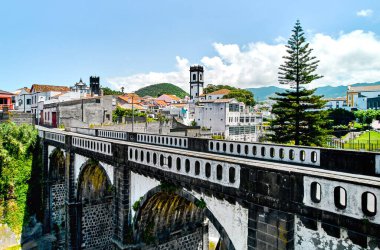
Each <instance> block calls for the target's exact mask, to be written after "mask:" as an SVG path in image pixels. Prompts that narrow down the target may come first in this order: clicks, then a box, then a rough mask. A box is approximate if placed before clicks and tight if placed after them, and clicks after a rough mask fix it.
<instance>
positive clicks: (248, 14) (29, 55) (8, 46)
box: [0, 0, 380, 91]
mask: <svg viewBox="0 0 380 250" xmlns="http://www.w3.org/2000/svg"><path fill="white" fill-rule="evenodd" d="M360 11H362V12H360ZM297 19H300V20H301V23H302V25H303V27H304V29H305V30H307V34H308V37H309V38H310V40H312V39H313V38H315V37H318V34H319V35H321V34H322V35H324V36H328V37H330V38H332V39H336V40H339V39H340V38H341V37H342V36H344V35H350V36H354V35H352V32H354V31H357V30H361V31H362V33H361V34H362V35H364V36H365V35H367V37H366V38H367V39H369V40H365V41H374V42H375V45H374V46H375V48H374V49H375V50H376V51H377V49H378V48H377V42H379V44H380V39H379V35H380V3H379V2H378V1H376V0H361V1H353V0H350V1H345V0H339V1H331V0H330V1H325V0H320V1H299V0H296V1H279V0H278V1H274V0H267V1H250V0H245V1H243V0H235V1H225V0H218V1H216V0H215V1H214V0H212V1H206V0H203V1H198V0H193V1H180V0H176V1H174V0H161V1H153V0H152V1H127V0H124V1H100V0H92V1H87V0H86V1H71V0H66V1H2V3H1V4H0V30H1V36H0V89H4V90H10V91H11V90H15V89H16V88H20V87H23V86H28V87H30V85H31V84H33V83H40V84H54V85H73V84H74V83H75V82H76V81H78V80H79V78H81V77H82V78H84V79H85V80H86V81H87V79H88V77H89V76H90V75H99V76H100V77H101V83H102V85H104V86H111V87H113V88H119V87H121V86H126V87H127V89H130V90H134V89H136V88H137V87H139V86H142V85H146V84H149V83H153V82H155V81H156V82H160V81H164V80H166V77H167V81H174V82H175V81H177V82H176V84H179V85H180V86H186V83H185V82H186V81H187V79H185V78H184V77H183V76H184V75H185V74H184V73H183V74H182V73H179V72H180V71H181V72H182V71H184V68H186V67H187V66H188V65H190V64H198V63H200V64H206V66H207V68H208V69H209V70H210V78H209V79H210V81H212V82H218V83H219V82H223V81H224V79H227V80H226V81H227V82H230V83H231V84H232V85H239V84H240V82H244V84H243V85H244V86H245V87H247V86H265V85H266V84H271V83H272V82H273V83H275V80H273V79H275V77H276V76H275V77H273V76H271V78H270V79H269V78H268V79H264V78H262V75H263V73H262V72H261V71H257V72H253V73H252V74H257V75H258V76H257V77H248V76H247V75H248V74H250V72H249V70H246V69H241V68H239V69H237V68H238V66H236V65H235V66H234V67H229V66H231V65H234V63H235V59H236V58H242V57H243V56H247V58H248V59H247V60H245V62H247V63H249V62H250V61H249V58H251V57H249V55H248V54H247V53H244V52H249V51H250V52H252V53H255V51H256V52H257V50H260V53H261V52H262V50H261V49H260V48H257V46H259V45H260V44H261V43H262V44H265V45H268V46H277V45H279V44H281V43H283V42H284V38H285V40H286V39H287V38H288V37H289V34H290V31H291V28H292V27H293V25H294V23H295V21H296V20H297ZM355 34H356V33H355ZM357 36H358V34H356V38H357ZM359 36H360V34H359ZM368 36H370V37H368ZM350 39H352V38H350ZM322 40H323V39H322ZM354 40H355V39H354ZM334 41H335V40H334ZM358 43H359V42H358ZM348 44H349V43H348ZM218 45H219V47H218ZM227 45H231V46H232V47H231V46H230V47H228V48H227V47H226V46H227ZM318 46H319V45H318V44H317V43H316V47H318ZM218 48H219V50H218ZM229 48H230V49H232V51H235V55H236V56H234V57H233V58H235V59H233V58H232V57H229V56H228V55H229V53H230V52H231V51H230V50H229ZM236 48H238V51H236ZM270 48H271V47H269V49H268V50H270ZM223 51H224V52H223ZM223 53H227V54H228V55H225V54H223ZM236 53H237V54H236ZM257 53H259V52H257ZM257 53H256V54H257ZM262 53H264V52H262ZM318 53H319V52H318ZM358 53H359V54H360V53H361V52H360V51H356V52H355V51H353V52H349V53H348V54H347V55H346V56H350V55H351V54H352V55H357V54H358ZM368 56H369V55H368ZM379 56H380V53H379ZM176 57H177V58H176ZM216 57H217V58H219V59H220V61H222V62H223V65H224V66H223V65H220V63H216V59H215V58H216ZM264 57H265V56H264ZM321 57H322V58H323V57H324V56H323V55H322V54H321ZM268 58H270V57H268ZM269 60H272V59H269ZM273 60H274V59H273ZM326 60H327V59H326ZM363 60H365V61H366V60H367V58H364V59H363ZM373 60H374V61H376V60H379V61H380V58H374V59H373ZM211 61H212V62H211ZM274 61H275V60H274ZM354 61H356V60H354ZM207 62H208V63H207ZM215 63H216V64H218V65H219V66H217V65H216V64H215ZM239 63H244V60H243V61H241V62H239ZM239 63H237V64H239ZM252 64H254V63H252ZM277 64H278V63H277ZM277 64H276V65H273V68H274V69H276V68H277V67H278V65H277ZM239 65H240V64H239ZM261 65H262V63H260V64H259V65H256V67H255V69H256V68H260V67H261ZM222 66H223V67H222ZM181 67H182V68H181ZM239 67H240V66H239ZM377 67H378V65H377V64H375V65H374V66H373V65H372V66H371V68H370V70H373V71H377V70H378V68H377ZM229 70H231V71H233V70H235V71H236V70H238V71H239V73H235V74H239V77H235V78H234V77H231V78H229V76H228V75H229V72H228V71H229ZM363 70H364V69H363ZM363 70H362V71H363ZM362 71H361V72H362ZM152 73H153V74H152ZM264 73H265V72H264ZM323 73H325V72H324V71H323ZM175 74H177V75H175ZM260 74H261V75H260ZM330 74H333V73H331V72H330V73H329V77H330ZM334 74H336V73H334ZM272 75H273V74H272ZM372 75H373V74H372ZM206 76H207V74H206ZM342 77H343V78H342ZM372 77H373V76H372ZM376 77H377V76H376ZM379 77H380V76H379ZM341 78H342V79H344V81H347V82H349V81H355V80H360V79H356V78H355V79H354V78H352V77H351V78H347V79H345V78H344V76H334V77H331V80H329V81H331V84H335V83H336V82H334V81H336V79H341ZM327 79H330V78H327ZM363 80H372V78H368V76H366V77H363ZM378 80H380V78H379V79H378ZM326 81H327V80H326ZM324 83H326V84H328V83H329V82H324Z"/></svg>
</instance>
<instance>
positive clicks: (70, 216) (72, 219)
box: [65, 136, 80, 249]
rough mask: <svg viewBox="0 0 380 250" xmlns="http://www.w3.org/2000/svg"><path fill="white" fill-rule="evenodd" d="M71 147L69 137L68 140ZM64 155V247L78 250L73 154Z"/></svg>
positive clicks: (68, 152)
mask: <svg viewBox="0 0 380 250" xmlns="http://www.w3.org/2000/svg"><path fill="white" fill-rule="evenodd" d="M69 143H70V147H71V136H70V139H69ZM70 147H69V150H68V151H67V153H66V173H65V175H66V178H65V179H66V183H65V184H66V216H67V219H66V228H67V234H66V246H67V248H68V249H79V248H80V246H79V242H80V230H79V223H78V220H79V218H80V214H79V212H80V211H79V209H78V207H79V206H80V204H79V203H78V202H77V200H76V193H75V153H74V152H73V151H72V150H71V148H70Z"/></svg>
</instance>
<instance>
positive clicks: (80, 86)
mask: <svg viewBox="0 0 380 250" xmlns="http://www.w3.org/2000/svg"><path fill="white" fill-rule="evenodd" d="M70 90H71V91H72V92H79V93H81V94H82V95H83V96H85V95H86V94H90V93H91V91H90V87H89V86H87V84H86V83H84V82H83V81H82V78H81V79H80V80H79V82H77V83H75V85H74V86H73V87H71V88H70Z"/></svg>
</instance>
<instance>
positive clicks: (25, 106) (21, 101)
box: [15, 87, 32, 113]
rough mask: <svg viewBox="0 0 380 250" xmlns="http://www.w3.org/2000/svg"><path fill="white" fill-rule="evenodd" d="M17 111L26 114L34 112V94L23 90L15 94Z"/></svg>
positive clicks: (25, 89) (28, 90) (26, 89)
mask: <svg viewBox="0 0 380 250" xmlns="http://www.w3.org/2000/svg"><path fill="white" fill-rule="evenodd" d="M15 94H16V95H15V110H18V111H20V112H25V113H31V112H32V94H31V93H30V89H28V88H26V87H25V88H22V89H19V90H17V91H16V92H15Z"/></svg>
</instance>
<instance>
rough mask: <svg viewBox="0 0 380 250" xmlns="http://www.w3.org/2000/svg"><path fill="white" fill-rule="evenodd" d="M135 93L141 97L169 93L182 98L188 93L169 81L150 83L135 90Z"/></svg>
mask: <svg viewBox="0 0 380 250" xmlns="http://www.w3.org/2000/svg"><path fill="white" fill-rule="evenodd" d="M135 93H136V94H138V95H139V96H141V97H144V96H147V95H148V96H152V97H158V96H160V95H162V94H169V95H176V96H178V97H180V98H184V97H185V96H187V95H189V94H188V93H186V92H185V91H184V90H183V89H181V88H180V87H177V86H175V85H174V84H171V83H158V84H152V85H149V86H146V87H144V88H141V89H139V90H137V91H136V92H135Z"/></svg>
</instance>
